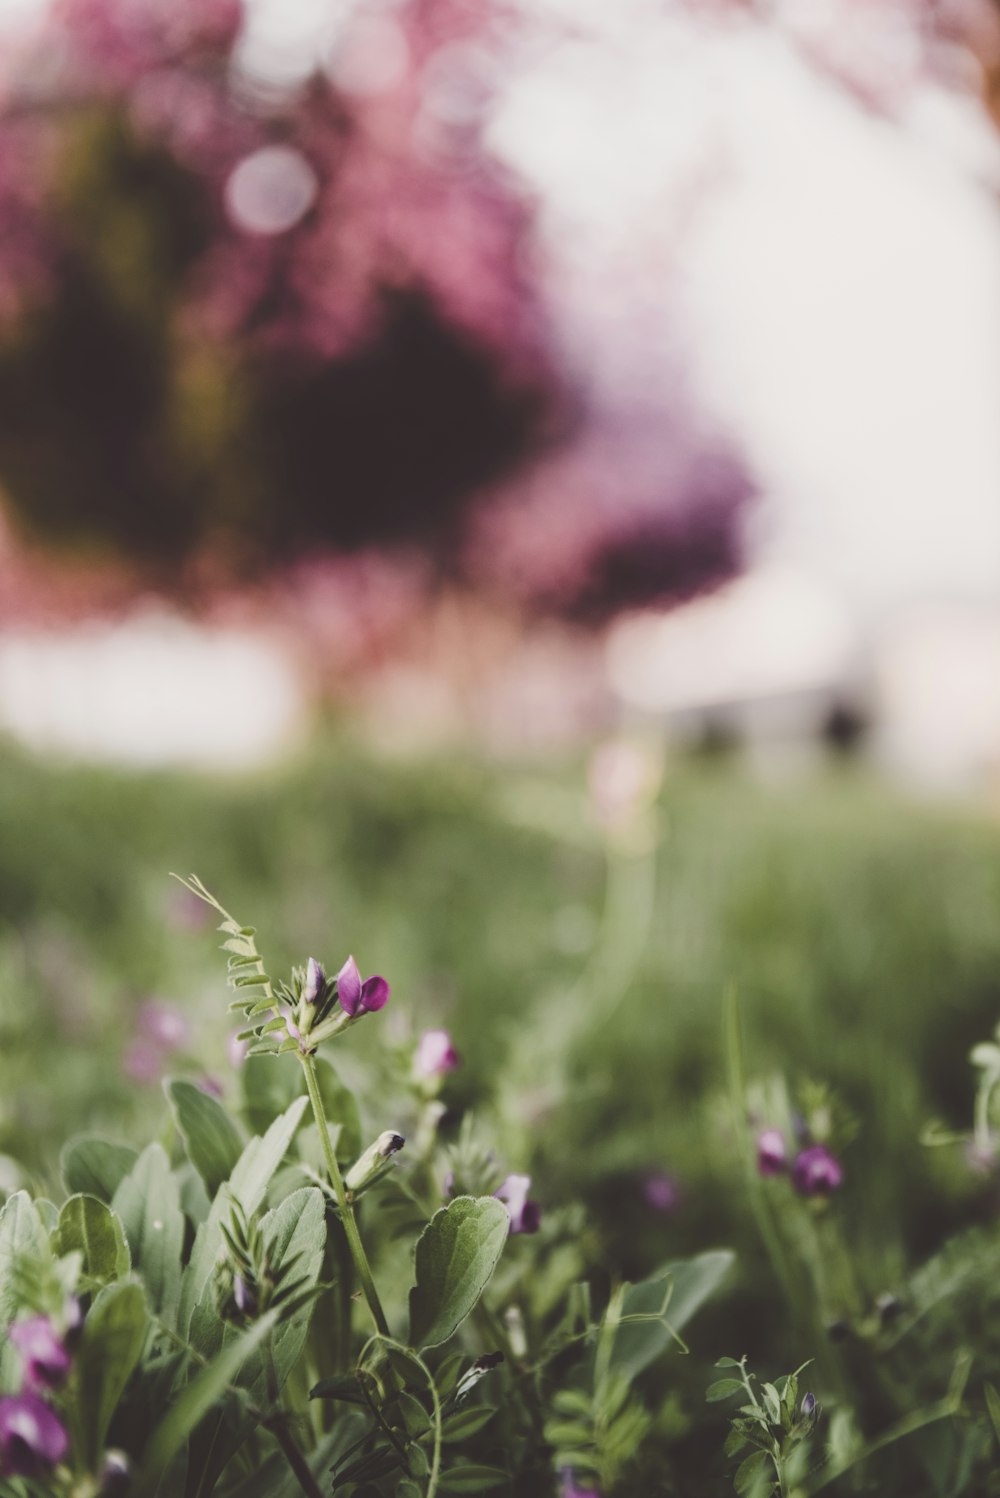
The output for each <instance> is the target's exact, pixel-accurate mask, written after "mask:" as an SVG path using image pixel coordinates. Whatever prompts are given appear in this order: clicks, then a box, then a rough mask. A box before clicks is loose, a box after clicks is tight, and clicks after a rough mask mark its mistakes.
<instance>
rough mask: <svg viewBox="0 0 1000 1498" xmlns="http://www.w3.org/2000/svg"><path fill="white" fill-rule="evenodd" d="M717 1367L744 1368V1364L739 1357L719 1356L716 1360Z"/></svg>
mask: <svg viewBox="0 0 1000 1498" xmlns="http://www.w3.org/2000/svg"><path fill="white" fill-rule="evenodd" d="M715 1367H716V1368H742V1367H743V1364H742V1363H741V1362H740V1360H739V1358H717V1359H716V1361H715Z"/></svg>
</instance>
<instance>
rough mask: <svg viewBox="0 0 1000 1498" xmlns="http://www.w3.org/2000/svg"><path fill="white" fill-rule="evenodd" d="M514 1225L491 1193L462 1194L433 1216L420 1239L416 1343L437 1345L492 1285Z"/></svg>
mask: <svg viewBox="0 0 1000 1498" xmlns="http://www.w3.org/2000/svg"><path fill="white" fill-rule="evenodd" d="M509 1225H510V1223H509V1218H508V1216H507V1208H506V1207H505V1206H504V1205H503V1203H502V1202H498V1201H497V1200H496V1198H495V1197H492V1196H480V1197H472V1196H459V1197H456V1198H455V1200H454V1201H453V1202H450V1203H449V1205H448V1206H447V1207H442V1209H441V1211H440V1212H436V1213H435V1214H434V1216H433V1217H432V1218H431V1220H430V1222H429V1223H428V1224H427V1226H426V1227H425V1228H424V1231H423V1232H422V1233H421V1235H420V1237H419V1239H418V1240H417V1252H416V1270H417V1282H416V1284H415V1285H414V1286H413V1289H412V1290H411V1291H410V1342H411V1344H412V1346H414V1347H437V1346H438V1345H439V1344H440V1343H441V1342H446V1341H447V1340H448V1338H449V1337H450V1336H451V1334H452V1332H454V1331H455V1330H456V1329H457V1327H459V1326H460V1325H461V1323H462V1322H463V1321H464V1320H465V1318H466V1316H468V1314H469V1312H470V1311H471V1310H472V1308H473V1306H474V1305H475V1304H476V1302H477V1301H478V1299H479V1297H480V1296H481V1295H482V1293H483V1291H484V1290H485V1288H486V1286H487V1285H488V1284H489V1281H490V1278H491V1276H492V1274H493V1271H494V1269H495V1268H496V1266H497V1262H498V1260H499V1258H500V1255H501V1254H502V1253H503V1246H504V1244H505V1243H506V1241H507V1233H508V1230H509Z"/></svg>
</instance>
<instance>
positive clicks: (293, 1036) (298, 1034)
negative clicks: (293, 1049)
mask: <svg viewBox="0 0 1000 1498" xmlns="http://www.w3.org/2000/svg"><path fill="white" fill-rule="evenodd" d="M278 1012H279V1013H280V1015H281V1017H282V1019H283V1020H284V1021H285V1029H286V1030H287V1031H288V1038H289V1039H290V1040H295V1041H298V1042H300V1043H301V1040H302V1031H301V1030H300V1029H299V1027H298V1025H297V1024H296V1023H295V1020H294V1018H293V1017H292V1011H291V1009H290V1008H289V1007H288V1005H287V1004H282V1006H281V1008H280V1010H279V1011H278Z"/></svg>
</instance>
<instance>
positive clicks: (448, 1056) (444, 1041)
mask: <svg viewBox="0 0 1000 1498" xmlns="http://www.w3.org/2000/svg"><path fill="white" fill-rule="evenodd" d="M413 1064H414V1066H415V1068H416V1071H417V1075H418V1076H420V1077H443V1076H444V1074H445V1073H446V1072H450V1071H454V1070H455V1068H456V1066H460V1065H461V1064H462V1058H461V1057H460V1056H459V1054H458V1052H457V1051H456V1049H455V1047H454V1046H453V1045H452V1042H451V1036H450V1035H449V1034H448V1031H447V1030H425V1031H424V1033H423V1034H422V1035H421V1037H420V1039H419V1040H418V1042H417V1053H416V1056H415V1057H414V1062H413Z"/></svg>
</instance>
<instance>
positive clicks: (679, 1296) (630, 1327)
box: [611, 1249, 734, 1379]
mask: <svg viewBox="0 0 1000 1498" xmlns="http://www.w3.org/2000/svg"><path fill="white" fill-rule="evenodd" d="M733 1261H734V1255H733V1254H732V1253H730V1252H729V1250H728V1249H711V1250H709V1251H708V1252H707V1253H703V1254H698V1255H696V1257H695V1258H693V1259H680V1260H678V1261H676V1262H675V1263H673V1264H666V1265H664V1267H663V1268H662V1269H660V1270H659V1271H658V1272H657V1273H656V1274H654V1275H651V1276H650V1277H649V1279H646V1280H642V1281H641V1282H640V1283H639V1284H637V1285H629V1286H628V1288H627V1289H626V1291H625V1295H624V1298H623V1301H622V1316H623V1318H624V1317H629V1316H649V1317H655V1315H656V1313H657V1312H658V1311H659V1310H660V1308H661V1306H662V1305H663V1300H664V1295H665V1292H666V1289H667V1285H668V1283H669V1286H670V1299H669V1302H668V1304H667V1308H666V1312H665V1316H664V1320H663V1321H657V1320H648V1321H647V1320H644V1321H633V1322H631V1323H629V1322H627V1321H626V1322H625V1323H624V1324H623V1325H621V1326H619V1327H618V1329H617V1332H616V1334H615V1343H614V1349H613V1351H612V1355H611V1363H612V1366H613V1367H614V1368H615V1369H616V1370H617V1371H618V1372H621V1373H623V1374H624V1375H625V1377H626V1378H629V1379H632V1378H635V1377H636V1376H637V1375H638V1374H639V1373H641V1372H642V1370H643V1369H644V1368H646V1367H648V1366H649V1364H650V1363H652V1362H654V1361H655V1360H656V1359H657V1358H658V1357H661V1356H662V1355H663V1353H665V1352H666V1351H667V1350H668V1349H669V1348H670V1347H671V1346H675V1345H676V1342H675V1338H674V1335H673V1334H674V1333H675V1332H680V1331H682V1330H683V1328H684V1327H685V1326H686V1325H687V1323H688V1322H689V1321H690V1320H691V1318H692V1316H694V1314H695V1313H696V1311H698V1310H699V1309H700V1308H701V1306H703V1305H704V1303H705V1301H706V1300H708V1298H709V1296H711V1295H714V1293H715V1291H716V1290H717V1289H718V1288H719V1286H720V1285H721V1283H722V1281H723V1280H724V1279H725V1277H726V1275H727V1274H728V1273H729V1270H730V1269H731V1268H732V1265H733Z"/></svg>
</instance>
